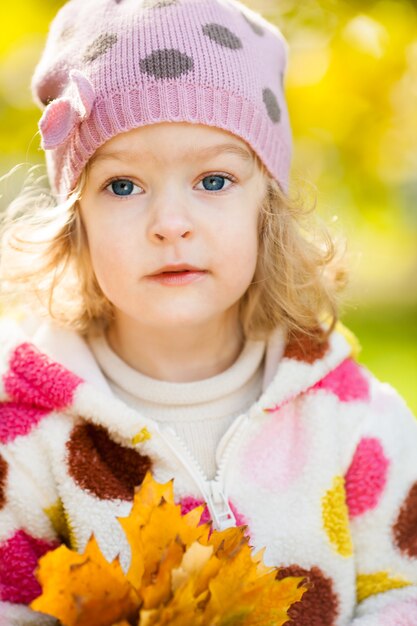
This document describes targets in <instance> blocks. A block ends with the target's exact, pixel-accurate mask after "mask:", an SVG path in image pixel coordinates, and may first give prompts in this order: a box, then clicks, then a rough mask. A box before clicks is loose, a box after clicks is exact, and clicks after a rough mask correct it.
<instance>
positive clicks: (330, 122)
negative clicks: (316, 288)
mask: <svg viewBox="0 0 417 626" xmlns="http://www.w3.org/2000/svg"><path fill="white" fill-rule="evenodd" d="M86 1H87V0H86ZM62 4H64V3H63V2H62V1H60V0H48V2H45V1H44V0H19V2H16V3H14V4H13V3H11V4H10V3H3V4H2V5H0V176H2V175H4V174H6V173H7V172H8V171H9V170H10V169H11V168H12V167H13V166H15V165H16V164H18V163H23V164H25V166H24V167H21V168H18V170H17V171H16V172H15V173H14V174H13V175H12V176H11V177H9V178H8V179H7V180H4V181H3V183H2V184H1V189H0V192H1V194H2V198H1V199H0V208H1V207H4V206H5V204H6V203H7V202H8V201H10V200H11V198H12V197H14V195H16V194H17V193H18V191H19V189H20V186H21V184H22V182H23V178H24V175H25V174H27V171H28V168H29V167H30V165H33V164H37V163H44V160H43V153H42V151H41V150H40V148H39V135H38V133H37V122H38V119H39V117H40V112H39V111H38V109H37V108H36V107H35V106H34V105H33V104H32V101H31V94H30V89H29V84H30V77H31V74H32V71H33V69H34V67H35V64H36V62H37V60H38V58H39V56H40V53H41V50H42V46H43V44H44V41H45V36H46V32H47V28H48V23H49V21H50V20H51V18H52V17H53V15H54V14H55V13H56V11H57V9H58V8H59V7H60V6H62ZM245 4H247V5H248V6H249V7H251V8H253V9H255V10H257V11H259V12H261V13H262V14H263V15H264V16H265V17H266V18H267V19H269V20H271V21H272V22H275V23H276V24H277V25H278V26H279V27H280V28H281V30H282V32H283V34H284V35H285V37H286V38H287V40H288V42H289V44H290V61H289V69H288V75H287V77H286V91H287V98H288V104H289V110H290V116H291V121H292V127H293V133H294V160H293V172H292V177H293V179H292V180H293V187H294V186H300V187H301V191H302V194H303V196H304V197H306V198H309V199H314V197H315V196H316V195H317V200H318V210H319V212H320V213H321V215H322V216H323V217H324V218H325V219H326V221H327V222H329V223H330V224H331V227H332V229H333V230H334V231H335V233H336V234H340V235H344V236H346V238H347V240H348V254H349V258H350V264H351V281H350V287H349V289H348V292H347V297H346V304H345V306H344V312H343V321H344V323H345V324H347V325H348V326H349V327H350V328H351V330H353V332H354V333H355V334H356V335H357V336H358V338H359V340H360V342H361V344H362V347H363V350H362V353H361V357H360V358H361V360H362V362H363V363H365V364H366V365H367V366H368V367H369V368H370V369H371V370H372V371H373V372H374V373H375V374H376V375H377V376H378V377H379V378H380V379H382V380H385V381H388V382H390V383H391V384H393V385H394V386H395V387H396V388H397V389H398V390H399V391H400V392H401V393H402V395H403V396H404V398H405V399H406V401H407V402H408V404H409V405H410V407H411V408H412V409H413V410H414V412H415V413H416V414H417V280H416V276H417V208H416V205H417V2H416V1H414V2H413V1H411V0H408V1H407V0H392V1H387V0H378V1H373V0H361V1H359V0H349V1H343V0H303V2H299V1H298V2H296V1H295V0H279V1H278V0H246V2H245Z"/></svg>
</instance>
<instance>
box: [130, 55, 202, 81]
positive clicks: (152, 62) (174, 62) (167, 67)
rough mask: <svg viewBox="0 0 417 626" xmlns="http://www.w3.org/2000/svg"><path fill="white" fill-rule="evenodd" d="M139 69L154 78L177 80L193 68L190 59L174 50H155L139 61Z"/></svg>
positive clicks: (192, 62)
mask: <svg viewBox="0 0 417 626" xmlns="http://www.w3.org/2000/svg"><path fill="white" fill-rule="evenodd" d="M139 65H140V69H141V70H142V72H146V74H151V75H152V76H155V78H177V77H178V76H181V74H186V73H187V72H189V71H190V70H192V69H193V67H194V61H193V60H192V58H191V57H189V56H188V55H186V54H184V53H183V52H180V51H179V50H175V49H172V48H171V49H166V48H165V49H163V50H155V52H152V54H149V55H148V56H147V57H145V58H144V59H141V60H140V61H139Z"/></svg>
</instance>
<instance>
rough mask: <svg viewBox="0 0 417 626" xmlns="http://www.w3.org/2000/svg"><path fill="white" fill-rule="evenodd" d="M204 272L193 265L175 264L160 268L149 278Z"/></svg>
mask: <svg viewBox="0 0 417 626" xmlns="http://www.w3.org/2000/svg"><path fill="white" fill-rule="evenodd" d="M205 271H206V270H202V269H201V268H199V267H195V266H193V265H189V264H188V263H181V264H179V263H177V264H176V265H165V266H164V267H160V268H159V269H157V270H156V272H153V273H152V274H149V276H160V275H163V274H183V273H185V272H205Z"/></svg>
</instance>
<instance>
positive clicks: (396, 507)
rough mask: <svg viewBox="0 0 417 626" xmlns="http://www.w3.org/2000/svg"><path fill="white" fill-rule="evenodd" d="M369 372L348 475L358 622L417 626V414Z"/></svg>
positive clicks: (355, 620)
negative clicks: (415, 415) (361, 415)
mask: <svg viewBox="0 0 417 626" xmlns="http://www.w3.org/2000/svg"><path fill="white" fill-rule="evenodd" d="M361 369H362V368H361ZM363 373H364V376H365V377H366V378H367V380H368V384H369V397H368V398H367V402H366V412H365V415H364V416H363V419H361V420H360V422H358V424H357V426H356V427H355V428H356V433H355V437H354V444H353V445H352V453H351V454H350V455H349V456H350V459H349V462H348V463H347V464H346V466H347V467H348V469H347V472H346V474H345V487H346V500H347V505H348V511H349V518H350V527H351V535H352V542H353V546H354V554H355V560H356V585H357V605H356V611H355V615H354V617H353V620H352V622H351V626H399V625H401V626H416V624H417V420H416V419H415V417H414V416H413V415H412V414H411V412H410V411H409V409H408V408H407V406H406V404H405V403H404V401H403V400H402V399H401V398H400V397H399V396H398V394H397V393H396V392H395V391H394V390H393V389H392V388H391V387H390V386H389V385H387V384H383V383H380V382H379V381H377V380H376V379H375V378H374V377H373V376H372V375H371V374H369V373H368V372H366V370H363Z"/></svg>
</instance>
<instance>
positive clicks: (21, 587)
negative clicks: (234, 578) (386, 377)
mask: <svg viewBox="0 0 417 626" xmlns="http://www.w3.org/2000/svg"><path fill="white" fill-rule="evenodd" d="M0 338H1V342H0V346H1V359H0V367H1V379H0V380H1V384H0V593H1V596H0V597H1V601H0V624H1V625H2V626H10V625H12V624H13V625H19V626H23V625H25V624H38V625H40V624H50V623H51V622H50V621H49V618H46V617H43V616H41V615H40V614H37V613H34V612H33V611H31V610H30V609H29V608H28V606H27V605H28V604H29V603H30V602H31V600H32V599H33V598H35V597H36V596H37V595H38V594H39V593H40V589H39V586H38V583H37V581H36V578H35V576H34V570H35V568H36V565H37V561H38V559H39V557H41V556H42V555H43V554H45V553H46V552H47V551H48V550H51V549H53V548H54V547H55V546H57V545H59V544H60V543H62V542H65V543H66V544H67V545H71V546H72V547H74V548H76V549H77V550H80V551H81V550H83V548H84V547H85V545H86V542H87V541H88V538H89V537H90V535H91V533H92V532H93V533H94V534H95V536H96V538H97V540H98V542H99V545H100V547H101V550H102V551H103V553H104V554H105V556H106V557H107V558H108V559H113V558H114V557H116V555H120V559H121V563H122V566H123V568H125V569H127V567H128V564H129V560H130V552H129V546H128V545H127V542H126V539H125V537H124V534H123V532H122V529H121V526H120V524H119V523H118V521H117V519H116V518H117V516H126V515H128V513H129V511H130V509H131V505H132V498H133V492H134V488H135V486H136V485H139V484H140V483H141V481H142V480H143V477H144V476H145V473H146V472H147V471H148V470H150V471H151V472H152V474H153V476H154V478H155V479H156V480H158V481H159V482H166V481H168V480H169V479H171V478H172V477H174V488H175V497H176V501H177V502H178V503H179V504H181V506H182V509H183V511H184V512H185V511H188V510H190V509H192V508H194V507H195V506H196V505H199V504H201V503H204V502H205V503H206V508H205V511H204V513H203V518H204V521H208V520H210V519H211V520H212V522H213V525H214V527H216V528H225V527H227V526H230V525H240V524H246V525H247V527H248V533H249V534H250V538H251V545H253V546H254V548H255V549H256V551H258V550H259V549H261V548H263V547H265V548H266V550H265V553H264V560H265V562H266V564H268V565H275V566H279V567H280V568H281V569H280V570H279V573H278V576H285V575H288V574H295V575H297V576H302V577H304V578H305V579H306V581H307V583H308V585H309V589H308V591H307V592H306V593H305V594H304V596H303V598H302V600H301V602H299V603H297V604H295V605H293V607H292V608H291V609H290V616H291V620H290V621H289V622H288V626H347V625H352V626H400V625H401V626H416V624H417V422H416V420H415V418H414V417H413V416H412V415H411V413H410V412H409V410H408V409H407V407H406V405H405V404H404V402H403V401H402V400H401V399H400V398H399V397H398V395H397V394H396V393H395V392H394V391H393V390H392V389H391V388H390V387H389V386H388V385H386V384H382V383H380V382H378V381H377V380H375V378H374V377H373V376H372V375H371V374H370V373H369V372H368V371H367V370H365V369H364V368H363V367H361V366H360V365H358V364H357V363H356V361H355V360H354V357H353V354H352V352H354V350H353V348H352V341H351V340H350V339H349V334H348V333H347V332H346V331H345V330H344V329H343V328H341V329H340V330H338V331H335V332H334V333H333V334H332V335H331V336H330V338H329V340H328V342H327V343H324V344H323V343H322V342H319V341H318V340H315V339H314V337H313V338H311V339H309V340H306V339H303V340H302V339H301V338H297V337H292V338H290V339H289V340H288V342H287V344H286V349H285V353H284V356H283V358H281V359H278V358H275V360H274V357H276V355H275V354H274V341H273V338H271V340H270V342H269V343H268V347H267V356H266V363H265V375H264V389H263V393H262V395H261V397H260V398H259V399H258V401H257V402H256V403H255V404H254V405H253V406H252V407H251V409H250V410H249V411H248V412H247V414H245V415H241V416H239V417H238V418H236V421H235V422H234V424H233V425H232V427H231V428H230V429H229V431H228V432H227V433H226V434H225V436H224V437H223V439H222V441H221V443H220V446H219V449H218V450H217V459H218V469H217V474H216V477H215V479H214V480H208V479H207V478H206V477H205V476H204V474H203V472H202V470H201V468H200V467H199V466H198V464H197V462H196V460H195V459H194V458H193V457H192V456H191V455H190V453H189V451H188V449H187V448H186V447H185V445H184V444H182V442H181V441H180V440H179V439H178V438H177V436H176V434H175V433H174V431H172V430H169V429H168V430H165V429H163V428H159V426H158V425H157V424H156V423H155V422H153V421H152V420H150V419H145V418H143V417H142V416H141V415H140V414H138V413H137V412H136V411H135V410H134V409H131V408H130V407H128V406H127V405H125V404H124V403H123V402H122V401H121V400H119V399H117V398H115V397H113V396H112V395H111V394H110V393H109V391H108V390H107V389H106V387H105V381H104V377H103V375H102V374H101V372H100V370H99V368H98V366H97V364H96V363H95V361H94V358H93V356H92V354H91V352H90V351H89V349H88V347H87V344H86V343H85V342H84V340H83V339H82V338H81V337H80V336H79V335H77V334H76V333H74V332H71V331H67V330H63V329H58V328H57V327H53V326H51V325H50V326H49V327H48V328H47V331H46V332H43V334H42V333H41V334H39V329H38V331H37V332H36V333H35V334H34V335H32V334H27V332H26V331H24V330H23V327H22V326H19V325H18V324H17V323H15V322H13V321H11V320H3V323H2V325H1V327H0ZM277 362H278V364H277ZM52 623H54V622H52Z"/></svg>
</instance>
